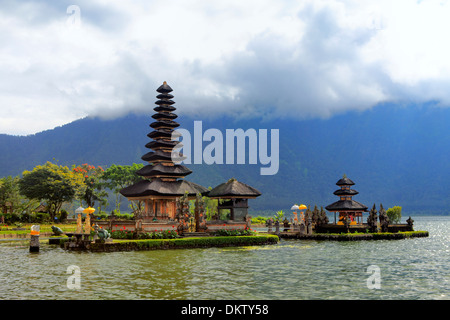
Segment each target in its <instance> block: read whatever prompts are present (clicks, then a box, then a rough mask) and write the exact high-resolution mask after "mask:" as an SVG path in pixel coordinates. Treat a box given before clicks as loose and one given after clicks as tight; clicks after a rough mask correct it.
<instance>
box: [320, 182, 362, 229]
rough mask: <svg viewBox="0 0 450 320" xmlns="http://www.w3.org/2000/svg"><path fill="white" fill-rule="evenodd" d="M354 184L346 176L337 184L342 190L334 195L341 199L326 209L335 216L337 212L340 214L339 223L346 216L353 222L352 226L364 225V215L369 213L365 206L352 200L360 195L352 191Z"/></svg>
mask: <svg viewBox="0 0 450 320" xmlns="http://www.w3.org/2000/svg"><path fill="white" fill-rule="evenodd" d="M354 184H355V183H354V182H353V181H352V180H350V179H349V178H347V177H346V176H345V175H344V177H343V178H342V179H340V180H339V181H338V182H336V185H338V186H340V187H341V188H340V189H338V190H336V191H335V192H334V193H333V194H335V195H337V196H338V197H339V198H340V199H339V201H336V202H334V203H332V204H330V205H328V206H326V207H325V209H327V210H328V211H330V212H334V213H335V215H336V212H339V221H341V220H342V219H343V218H344V217H345V216H346V217H347V218H348V219H349V220H348V221H349V222H350V221H351V224H356V223H362V213H363V212H367V207H366V206H365V205H363V204H362V203H359V202H358V201H355V200H353V198H352V197H353V196H355V195H357V194H358V193H359V192H358V191H356V190H353V189H350V186H353V185H354ZM335 217H336V216H335ZM335 219H336V218H335ZM341 223H342V222H341Z"/></svg>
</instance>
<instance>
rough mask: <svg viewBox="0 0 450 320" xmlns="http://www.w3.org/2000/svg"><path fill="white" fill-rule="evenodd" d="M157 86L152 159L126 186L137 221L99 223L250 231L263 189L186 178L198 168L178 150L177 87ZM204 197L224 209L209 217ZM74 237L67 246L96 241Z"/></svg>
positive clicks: (113, 227)
mask: <svg viewBox="0 0 450 320" xmlns="http://www.w3.org/2000/svg"><path fill="white" fill-rule="evenodd" d="M156 91H157V92H158V95H157V96H156V98H157V99H158V100H157V101H156V102H155V104H156V107H154V108H153V110H154V111H155V114H153V115H152V118H153V119H154V121H153V122H152V123H150V127H151V128H152V129H153V130H152V131H151V132H150V133H148V134H147V136H148V137H149V138H150V139H151V141H150V142H148V143H147V144H146V145H145V147H146V148H148V149H150V150H151V151H149V152H148V153H146V154H144V155H143V156H142V157H141V159H142V160H144V161H146V162H147V163H148V164H147V165H145V166H144V167H143V168H142V169H140V170H138V171H137V172H136V174H137V175H139V176H140V177H142V179H141V180H140V181H139V182H137V183H135V184H133V185H130V186H128V187H126V188H124V189H122V190H120V193H121V194H122V195H123V196H125V197H126V198H127V199H128V200H129V201H135V202H137V204H138V206H137V207H138V208H140V210H138V211H137V212H135V213H134V215H135V219H134V220H131V221H119V220H116V219H115V217H114V216H112V217H111V218H110V219H109V220H108V221H98V222H96V226H95V227H96V228H97V229H101V230H109V231H110V232H114V231H124V232H134V233H137V234H139V233H145V232H155V231H163V232H176V234H177V235H178V236H180V237H205V236H211V235H214V234H217V232H218V231H220V230H228V231H229V230H248V229H249V228H250V224H251V217H250V216H249V215H248V208H249V206H248V200H249V199H254V198H256V197H259V196H260V195H261V193H260V192H259V191H258V190H257V189H255V188H253V187H251V186H249V185H247V184H245V183H243V182H241V181H238V180H236V179H234V178H231V179H229V180H228V181H226V182H224V183H222V184H220V185H218V186H216V187H215V188H213V189H212V190H208V189H207V188H205V187H204V186H201V185H198V184H196V183H193V182H191V181H188V180H186V179H185V177H186V176H188V175H189V174H191V173H192V171H191V170H190V169H189V168H187V167H186V166H184V165H181V164H179V163H180V162H181V161H182V160H183V159H185V157H184V156H183V155H182V154H181V153H179V152H173V151H174V149H176V148H181V146H182V143H181V142H179V141H177V140H175V139H177V138H178V137H179V136H180V135H179V134H178V132H177V131H176V128H177V127H179V123H177V122H176V121H175V119H177V117H178V116H177V115H176V114H175V110H176V108H175V107H174V104H175V102H174V101H173V100H172V99H173V98H174V96H173V95H172V94H171V92H172V91H173V90H172V88H171V87H170V86H169V85H168V84H167V83H166V82H164V83H163V84H162V85H161V86H160V87H159V88H158V89H157V90H156ZM204 196H208V197H210V198H212V199H217V200H218V208H217V211H218V214H217V215H215V216H213V217H212V218H211V219H210V220H207V219H206V213H205V207H204V200H203V197H204ZM192 200H193V201H194V203H195V207H194V210H191V208H190V201H192ZM224 210H227V212H229V214H228V219H226V220H221V217H223V216H224V215H222V214H221V213H222V212H223V211H224ZM192 211H193V212H192ZM71 236H72V237H71V238H70V241H69V243H66V248H69V249H70V248H83V247H86V246H87V245H89V243H90V242H88V241H89V240H88V239H87V238H86V237H82V236H81V235H78V237H74V235H73V234H72V235H71ZM261 239H262V238H260V240H261ZM273 239H274V238H273V237H272V238H270V240H267V241H264V240H262V241H261V243H273ZM256 242H259V241H256ZM230 244H232V243H231V242H230ZM254 244H256V243H254Z"/></svg>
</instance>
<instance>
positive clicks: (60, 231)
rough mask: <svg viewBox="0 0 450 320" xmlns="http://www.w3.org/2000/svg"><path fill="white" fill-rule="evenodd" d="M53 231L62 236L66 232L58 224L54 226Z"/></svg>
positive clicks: (54, 233)
mask: <svg viewBox="0 0 450 320" xmlns="http://www.w3.org/2000/svg"><path fill="white" fill-rule="evenodd" d="M52 231H53V235H55V236H60V235H62V234H63V233H64V232H63V231H62V230H61V229H60V228H58V227H56V226H52Z"/></svg>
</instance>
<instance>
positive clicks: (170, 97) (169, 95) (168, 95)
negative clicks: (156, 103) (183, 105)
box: [156, 93, 173, 100]
mask: <svg viewBox="0 0 450 320" xmlns="http://www.w3.org/2000/svg"><path fill="white" fill-rule="evenodd" d="M156 97H157V98H158V99H169V100H170V99H172V98H173V95H171V94H170V93H161V94H158V95H157V96H156Z"/></svg>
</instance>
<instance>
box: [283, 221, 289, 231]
mask: <svg viewBox="0 0 450 320" xmlns="http://www.w3.org/2000/svg"><path fill="white" fill-rule="evenodd" d="M283 226H284V230H283V231H289V228H290V224H289V220H288V219H287V218H284V220H283Z"/></svg>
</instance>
